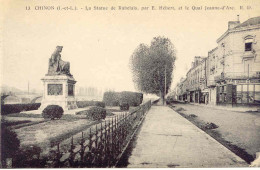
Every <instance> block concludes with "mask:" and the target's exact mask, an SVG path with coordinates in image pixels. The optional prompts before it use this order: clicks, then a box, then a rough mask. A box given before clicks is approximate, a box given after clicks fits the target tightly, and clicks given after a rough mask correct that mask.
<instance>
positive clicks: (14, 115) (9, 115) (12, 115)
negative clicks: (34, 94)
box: [5, 113, 42, 118]
mask: <svg viewBox="0 0 260 170" xmlns="http://www.w3.org/2000/svg"><path fill="white" fill-rule="evenodd" d="M5 116H6V117H28V118H42V115H41V114H26V113H12V114H8V115H5Z"/></svg>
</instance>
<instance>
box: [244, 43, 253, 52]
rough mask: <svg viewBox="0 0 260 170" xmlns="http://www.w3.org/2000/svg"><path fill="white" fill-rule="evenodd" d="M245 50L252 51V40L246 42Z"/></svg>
mask: <svg viewBox="0 0 260 170" xmlns="http://www.w3.org/2000/svg"><path fill="white" fill-rule="evenodd" d="M245 51H252V42H249V43H245Z"/></svg>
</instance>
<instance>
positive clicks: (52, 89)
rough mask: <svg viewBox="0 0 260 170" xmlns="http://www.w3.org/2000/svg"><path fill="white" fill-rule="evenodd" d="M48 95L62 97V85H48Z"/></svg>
mask: <svg viewBox="0 0 260 170" xmlns="http://www.w3.org/2000/svg"><path fill="white" fill-rule="evenodd" d="M48 95H55V96H58V95H62V84H48Z"/></svg>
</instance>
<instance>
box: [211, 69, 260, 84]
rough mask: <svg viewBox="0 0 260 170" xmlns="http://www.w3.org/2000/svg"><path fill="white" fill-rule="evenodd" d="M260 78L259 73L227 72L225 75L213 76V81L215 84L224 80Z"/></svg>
mask: <svg viewBox="0 0 260 170" xmlns="http://www.w3.org/2000/svg"><path fill="white" fill-rule="evenodd" d="M256 78H260V72H255V71H254V72H253V71H251V72H249V73H245V72H227V73H221V75H218V76H215V77H214V79H215V81H216V82H219V81H221V80H226V79H256Z"/></svg>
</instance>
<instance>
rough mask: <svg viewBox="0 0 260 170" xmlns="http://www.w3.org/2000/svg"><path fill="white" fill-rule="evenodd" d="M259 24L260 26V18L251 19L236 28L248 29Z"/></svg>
mask: <svg viewBox="0 0 260 170" xmlns="http://www.w3.org/2000/svg"><path fill="white" fill-rule="evenodd" d="M258 24H260V16H258V17H254V18H250V19H248V20H246V21H245V22H243V23H242V24H239V25H238V26H236V27H235V28H241V27H247V26H252V25H258Z"/></svg>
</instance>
